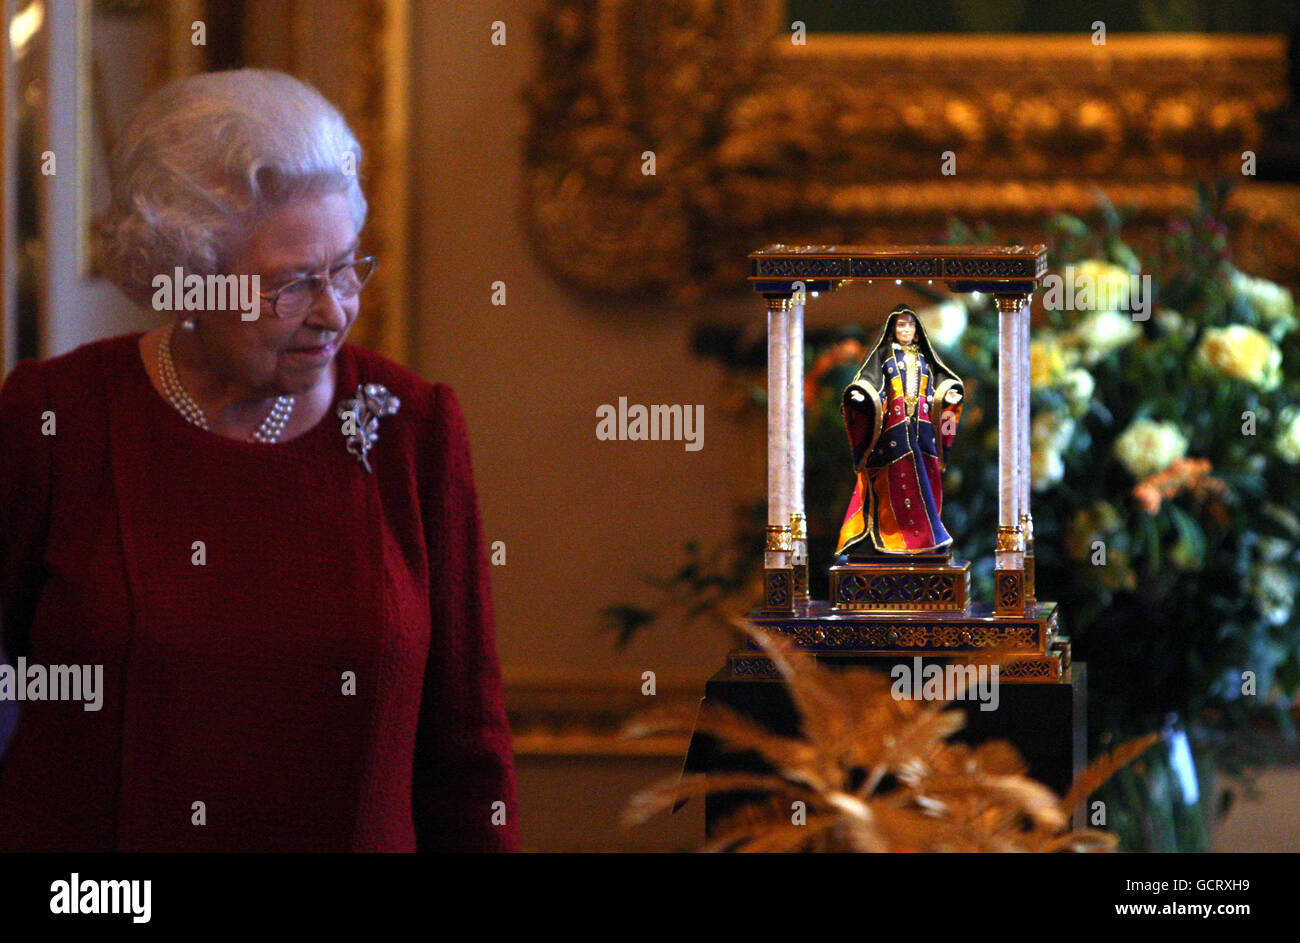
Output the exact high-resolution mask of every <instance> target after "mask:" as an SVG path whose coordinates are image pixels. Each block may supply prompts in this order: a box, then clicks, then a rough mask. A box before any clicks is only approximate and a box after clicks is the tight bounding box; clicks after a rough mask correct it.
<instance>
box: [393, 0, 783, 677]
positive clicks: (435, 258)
mask: <svg viewBox="0 0 1300 943" xmlns="http://www.w3.org/2000/svg"><path fill="white" fill-rule="evenodd" d="M537 6H538V4H537V3H536V2H535V0H528V2H521V3H511V4H504V3H501V4H495V5H494V4H482V5H480V4H466V5H460V4H442V3H436V4H435V3H417V4H416V5H415V10H414V22H413V24H412V25H413V32H414V36H415V45H414V49H413V56H412V72H413V74H412V94H413V97H414V105H413V113H412V116H411V117H412V121H411V127H412V164H413V166H412V174H413V186H412V201H413V220H412V224H413V232H414V238H413V239H412V243H413V246H414V260H413V279H412V284H413V288H414V291H413V300H412V304H413V305H414V306H415V309H414V317H415V319H416V320H417V322H418V326H417V331H418V356H417V358H416V368H417V369H418V370H419V371H420V372H421V373H422V374H423V375H425V376H426V377H428V378H430V379H438V380H445V381H446V382H448V383H451V384H452V385H453V386H454V387H455V388H456V390H457V391H458V393H459V396H460V399H461V403H462V405H463V407H464V410H465V413H466V415H467V417H468V421H469V425H470V430H471V435H472V439H473V447H474V458H475V466H476V477H477V480H478V485H479V490H480V496H481V502H482V508H483V515H484V519H485V527H486V531H487V536H488V539H489V540H504V541H505V543H506V547H507V560H508V562H507V565H506V566H504V567H498V568H496V569H495V571H494V577H495V584H494V587H495V598H496V602H497V608H498V621H499V625H500V629H499V631H500V651H501V655H502V658H503V661H504V663H505V664H506V666H508V667H509V668H512V669H524V668H527V669H529V670H530V671H541V672H543V673H552V672H554V673H563V674H575V673H576V674H581V675H586V676H600V677H604V676H618V677H622V678H626V679H627V683H628V684H633V683H638V684H639V676H640V672H641V671H643V670H646V669H653V670H656V671H659V672H662V673H667V674H675V675H678V676H683V675H685V676H694V677H699V678H701V679H702V678H703V677H704V676H705V675H706V674H708V673H710V672H711V671H712V670H715V669H716V668H717V667H719V666H720V660H721V657H722V654H723V652H724V651H725V648H726V644H725V642H724V641H723V640H722V639H721V638H720V637H719V636H718V635H716V634H699V633H696V634H692V633H690V632H683V631H658V632H656V633H655V634H654V636H653V637H651V638H647V639H646V640H645V641H643V642H642V643H640V644H637V645H636V646H635V647H634V649H633V650H632V651H631V652H630V653H628V654H625V655H622V656H615V654H614V652H613V647H612V645H611V642H610V639H609V637H608V636H603V635H602V636H598V635H597V634H596V631H597V616H598V613H599V611H600V609H601V608H602V607H604V606H606V605H608V604H609V603H610V602H612V601H615V600H622V599H631V598H635V597H637V596H639V595H643V594H644V590H643V587H642V585H641V583H640V581H639V580H638V578H637V574H638V573H641V572H651V573H662V572H665V571H666V570H667V568H668V567H669V566H671V565H675V564H676V563H677V562H679V560H680V559H681V549H680V548H681V545H682V543H683V541H684V540H685V539H687V538H688V537H693V536H698V537H705V538H708V537H713V536H720V535H723V534H726V533H728V532H729V530H730V526H731V514H732V508H733V506H734V504H735V501H736V496H735V495H736V489H737V488H741V487H744V488H749V489H752V488H754V487H755V486H757V487H760V488H761V485H762V483H761V481H759V482H754V481H753V480H752V479H751V480H737V478H738V476H741V475H742V474H743V471H744V469H745V468H746V467H748V465H749V464H752V463H746V462H745V461H744V460H743V456H740V455H739V454H738V450H739V448H740V437H739V433H738V430H737V429H735V428H734V427H733V426H732V425H731V424H729V423H728V421H727V419H726V418H725V416H724V412H723V407H722V405H721V398H722V392H723V386H722V375H721V371H720V370H719V369H718V368H717V367H716V366H714V365H712V364H710V363H708V362H705V361H702V360H700V359H698V358H695V357H693V356H691V354H690V353H689V349H688V347H689V339H690V331H691V327H692V325H693V324H694V323H696V322H697V321H698V320H699V319H700V317H701V315H702V313H703V312H701V311H699V310H687V309H680V308H673V307H671V306H658V305H652V304H644V305H639V306H634V305H592V304H584V303H582V302H580V301H578V300H577V299H576V298H575V297H573V296H572V295H571V294H569V293H568V292H566V291H565V289H564V287H563V286H562V285H559V284H557V283H556V282H555V281H553V280H552V279H551V278H550V277H549V276H548V275H547V273H546V272H544V271H543V270H542V269H540V268H539V267H538V265H537V263H536V262H535V260H534V257H533V254H532V252H531V251H530V249H529V246H528V242H527V239H526V235H525V233H524V231H523V229H522V226H521V223H520V188H521V180H522V177H521V174H522V163H521V162H522V143H521V139H522V136H523V134H524V133H525V129H526V120H527V116H526V112H525V107H524V103H523V100H522V97H521V93H522V90H523V88H524V85H525V83H526V82H527V81H528V78H529V76H530V74H531V73H532V69H533V56H534V47H533V43H532V36H531V19H532V14H533V11H534V10H535V9H536V8H537ZM497 18H501V19H504V21H505V22H506V24H507V44H506V46H505V47H495V46H492V45H491V43H490V42H489V29H490V24H491V22H492V21H493V20H494V19H497ZM496 280H501V281H504V282H505V283H506V285H507V301H508V303H507V304H506V305H505V306H504V307H494V306H493V305H492V304H491V298H490V286H491V283H492V282H493V281H496ZM745 302H747V304H744V305H743V306H744V307H745V308H746V309H747V310H750V311H752V313H753V315H754V316H755V317H759V318H762V317H763V309H762V306H761V304H759V303H757V302H755V301H753V300H751V299H745ZM619 396H626V397H628V399H629V401H632V402H642V403H692V404H695V403H700V404H703V405H704V407H705V436H704V448H703V449H702V450H701V451H699V452H687V451H685V450H684V449H683V447H682V444H681V443H673V442H599V441H597V440H596V437H595V427H596V418H595V411H596V407H597V406H598V405H599V404H601V403H616V402H617V400H618V397H619ZM756 551H757V548H756Z"/></svg>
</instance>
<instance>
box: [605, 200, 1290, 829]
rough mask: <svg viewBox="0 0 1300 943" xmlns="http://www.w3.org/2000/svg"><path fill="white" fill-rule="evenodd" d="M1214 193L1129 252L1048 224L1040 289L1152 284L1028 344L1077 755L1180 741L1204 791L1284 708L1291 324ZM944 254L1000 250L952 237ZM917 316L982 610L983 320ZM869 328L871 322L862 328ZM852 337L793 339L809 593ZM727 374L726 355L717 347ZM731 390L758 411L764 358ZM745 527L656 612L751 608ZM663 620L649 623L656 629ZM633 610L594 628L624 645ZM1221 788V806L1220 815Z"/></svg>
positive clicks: (992, 411) (990, 516)
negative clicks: (954, 393) (937, 376)
mask: <svg viewBox="0 0 1300 943" xmlns="http://www.w3.org/2000/svg"><path fill="white" fill-rule="evenodd" d="M1225 196H1226V188H1222V187H1221V188H1217V189H1212V188H1208V187H1203V188H1201V199H1200V201H1199V203H1198V205H1197V206H1196V208H1195V209H1194V210H1193V211H1192V212H1191V213H1189V215H1188V216H1187V217H1186V218H1180V219H1177V220H1174V221H1173V222H1171V223H1170V224H1169V225H1168V227H1167V229H1166V230H1165V231H1164V233H1163V234H1162V235H1161V236H1160V238H1159V239H1158V240H1153V241H1152V242H1151V244H1149V245H1141V246H1136V247H1131V246H1129V245H1128V244H1127V243H1126V242H1125V241H1124V240H1123V239H1122V238H1121V232H1122V228H1123V219H1122V216H1121V214H1120V213H1118V212H1117V211H1116V210H1115V209H1114V208H1112V207H1110V206H1109V205H1108V204H1106V203H1105V201H1104V199H1103V200H1102V201H1101V207H1102V209H1101V213H1100V215H1099V218H1098V219H1097V220H1095V221H1092V222H1088V221H1084V220H1082V219H1078V218H1074V217H1071V216H1065V215H1057V216H1055V217H1053V218H1052V219H1051V220H1049V221H1048V223H1047V224H1046V229H1047V231H1048V232H1049V233H1050V239H1051V244H1050V247H1049V249H1050V255H1049V271H1051V272H1062V271H1064V270H1066V268H1067V267H1070V268H1072V269H1073V276H1074V282H1075V284H1076V285H1078V284H1081V283H1082V284H1088V285H1090V289H1091V295H1092V297H1093V298H1116V297H1119V298H1123V297H1124V292H1122V291H1120V290H1119V287H1118V286H1119V285H1120V284H1121V283H1127V282H1128V281H1129V280H1130V277H1131V276H1135V275H1136V276H1150V285H1151V295H1150V296H1149V297H1148V302H1149V308H1148V309H1147V310H1146V311H1145V313H1140V312H1137V311H1133V310H1128V309H1117V310H1083V311H1080V310H1058V309H1044V308H1043V307H1042V304H1041V302H1042V296H1041V295H1040V296H1038V297H1037V298H1036V307H1035V310H1034V314H1033V329H1032V343H1031V351H1030V353H1031V369H1032V374H1031V384H1032V393H1031V406H1032V417H1033V418H1032V423H1031V438H1032V447H1033V454H1032V460H1033V464H1032V468H1031V475H1032V488H1033V513H1034V536H1035V553H1036V565H1037V587H1038V591H1039V595H1040V597H1042V598H1045V599H1053V600H1056V601H1058V602H1059V603H1060V605H1061V612H1062V615H1063V620H1064V626H1063V628H1064V631H1066V633H1067V634H1069V635H1070V636H1071V638H1072V640H1073V643H1074V657H1075V659H1076V661H1086V662H1087V663H1088V671H1089V675H1088V701H1089V719H1088V725H1089V731H1090V736H1091V737H1092V739H1093V746H1094V749H1096V748H1100V747H1104V746H1106V745H1107V744H1109V743H1113V742H1117V741H1118V739H1120V738H1123V737H1127V736H1130V735H1132V734H1134V733H1136V732H1139V731H1144V730H1151V729H1158V728H1161V727H1164V726H1165V725H1166V723H1167V722H1168V719H1169V718H1170V717H1171V716H1173V717H1176V718H1178V719H1179V721H1180V722H1181V723H1183V724H1185V725H1186V726H1187V728H1188V731H1189V733H1190V734H1191V735H1192V741H1193V744H1194V747H1195V751H1196V752H1197V754H1198V755H1199V756H1200V757H1201V759H1202V760H1205V761H1207V762H1208V765H1209V766H1210V767H1211V768H1213V769H1215V770H1218V771H1220V772H1224V773H1228V774H1236V773H1242V772H1245V771H1248V770H1249V769H1251V768H1252V767H1254V766H1255V765H1257V764H1258V763H1259V762H1260V761H1261V760H1262V758H1263V756H1264V754H1263V753H1262V752H1261V749H1260V743H1259V741H1258V738H1257V737H1255V736H1254V734H1253V732H1254V731H1256V730H1258V729H1259V728H1260V727H1261V726H1265V727H1266V726H1269V725H1270V724H1271V725H1273V726H1275V727H1277V728H1280V729H1281V730H1282V731H1283V732H1285V733H1287V734H1289V735H1293V732H1294V731H1293V724H1292V720H1291V717H1290V714H1289V710H1290V708H1291V705H1292V704H1293V702H1294V700H1295V697H1296V693H1297V690H1300V618H1298V617H1297V613H1296V609H1295V603H1296V593H1297V588H1298V587H1300V514H1297V511H1296V510H1295V504H1296V495H1297V491H1298V490H1300V488H1298V486H1300V406H1297V405H1296V404H1297V403H1300V330H1297V327H1298V326H1300V320H1298V319H1297V316H1296V309H1295V304H1294V299H1293V298H1292V296H1291V294H1290V292H1289V291H1288V290H1287V289H1285V288H1283V287H1281V286H1278V285H1274V284H1272V283H1270V282H1267V281H1264V280H1261V279H1258V278H1254V277H1252V276H1250V275H1248V274H1245V273H1242V272H1240V271H1239V270H1237V269H1236V267H1235V266H1234V265H1233V263H1232V259H1231V256H1230V254H1229V251H1228V239H1227V233H1228V222H1227V221H1226V214H1225V213H1224V212H1223V209H1222V207H1223V201H1224V198H1225ZM949 239H950V241H952V242H955V243H979V242H994V241H997V242H1008V241H1010V242H1014V241H1016V240H1015V239H1014V238H1012V239H1005V238H1003V239H996V240H995V239H994V237H993V234H992V233H991V232H988V231H973V230H970V229H966V228H963V227H960V226H954V227H953V228H952V231H951V232H950V234H949ZM928 300H929V301H930V302H931V303H930V304H929V305H928V306H917V313H918V316H919V317H920V318H921V319H922V320H923V321H924V322H925V325H926V328H927V331H928V332H929V336H930V337H931V338H932V339H933V342H934V343H935V346H936V347H937V348H938V349H939V350H940V351H941V353H942V354H943V356H944V359H945V361H946V362H947V363H948V364H949V365H950V366H951V367H952V368H953V369H954V370H955V371H956V372H957V373H958V374H960V375H961V376H962V377H963V379H964V380H965V381H966V385H967V409H966V411H965V413H964V414H963V417H962V428H961V430H960V431H959V433H958V439H957V444H956V446H955V448H954V449H953V451H952V453H951V455H950V456H949V464H948V467H947V469H946V470H945V478H944V491H945V499H944V521H945V523H946V524H947V526H948V529H949V531H950V532H951V533H952V534H953V535H954V538H955V541H956V543H955V547H954V551H955V553H956V555H957V556H959V557H961V558H964V559H969V560H970V561H971V563H972V576H973V581H974V585H973V591H974V593H975V595H976V598H984V599H989V598H992V573H993V554H992V552H991V547H992V540H991V536H990V535H992V534H993V533H995V529H996V520H997V518H996V513H997V507H996V502H997V480H996V479H997V460H996V455H997V428H996V390H997V373H996V369H997V363H996V351H997V332H996V323H997V317H996V312H995V310H994V307H993V303H992V299H991V298H987V297H985V298H979V297H972V296H963V297H961V298H944V297H942V296H939V295H931V296H929V297H928ZM868 329H869V325H868ZM860 339H861V334H858V333H856V332H855V331H849V332H846V333H844V334H841V335H830V336H821V337H810V350H809V355H808V370H807V383H806V389H805V393H806V403H805V406H806V409H805V414H806V417H807V506H808V507H807V511H808V531H809V544H810V548H809V556H810V560H811V570H810V579H811V582H812V589H813V592H814V595H817V594H819V593H820V594H822V595H823V596H824V592H825V582H824V581H825V573H826V568H827V566H828V564H829V563H830V558H831V553H832V552H833V545H834V544H833V542H834V536H835V533H836V531H837V529H838V526H839V523H840V516H841V515H842V514H843V510H844V508H845V506H846V501H847V496H848V489H849V487H850V486H851V475H850V473H849V469H848V459H847V446H846V443H845V437H844V430H843V425H842V422H841V419H840V414H839V398H840V395H841V394H842V391H843V389H844V387H845V385H846V384H847V382H848V379H849V378H850V377H851V376H852V373H853V371H854V370H855V369H856V368H857V365H858V362H859V360H860V357H861V354H862V350H861V343H860ZM712 352H713V353H715V354H717V355H720V356H723V357H724V359H726V358H727V357H728V355H729V354H731V353H734V348H732V347H727V346H726V345H725V344H714V345H713V346H712ZM737 359H738V360H739V363H738V369H737V373H738V375H739V376H740V377H742V378H743V382H747V383H750V384H752V386H753V388H754V390H755V396H754V402H755V405H756V406H758V405H759V404H761V402H762V399H761V389H762V388H761V383H762V379H761V377H762V374H761V367H762V360H761V352H760V356H759V357H755V358H751V359H748V360H746V359H745V358H744V357H741V358H732V362H733V363H736V362H737ZM762 523H763V521H762V509H761V507H757V506H756V507H755V508H754V509H753V512H752V513H750V514H749V515H748V517H746V518H745V523H744V526H742V527H741V528H740V529H739V531H738V534H737V537H736V540H737V545H738V546H739V547H741V548H743V551H742V552H741V553H740V554H738V555H733V556H731V557H730V558H727V557H726V555H725V554H723V555H722V557H721V558H720V559H725V560H727V561H728V562H726V563H725V564H720V565H718V566H716V567H711V566H709V565H707V564H705V563H704V561H705V559H706V557H707V555H705V554H703V553H702V552H701V551H700V550H699V548H698V547H695V548H694V551H693V552H694V553H695V557H694V559H693V564H692V565H688V566H685V567H683V568H682V570H680V571H679V572H678V573H677V574H675V575H674V576H673V577H672V578H670V579H668V580H665V581H662V582H661V583H659V584H658V587H659V589H661V590H662V591H663V592H664V594H665V596H664V599H665V600H668V601H671V600H673V599H677V600H685V599H693V600H695V601H696V602H697V603H698V602H699V600H700V599H701V598H703V597H701V596H700V595H699V593H698V590H700V589H701V588H702V587H706V588H707V591H708V592H709V593H712V594H713V595H712V598H711V601H710V602H708V603H706V604H705V606H704V608H703V609H702V610H696V612H697V614H699V613H701V612H707V611H709V610H710V609H712V608H715V607H716V606H717V605H720V604H722V603H727V604H730V605H733V606H734V605H737V604H738V603H740V602H741V601H742V600H747V601H752V600H753V599H757V598H759V592H758V590H757V588H756V585H755V583H754V582H753V580H754V579H755V577H756V573H757V570H758V568H759V567H761V554H758V553H757V552H754V548H758V547H761V533H762ZM662 611H666V610H661V612H662ZM659 614H660V612H656V611H654V610H651V609H642V608H638V607H624V608H622V609H619V610H611V611H610V613H609V615H610V617H611V620H612V621H614V622H618V621H620V620H621V621H622V623H623V625H624V627H626V626H627V624H628V623H627V621H626V620H627V617H629V616H631V617H634V618H636V619H639V621H638V622H637V626H636V628H638V629H639V628H641V627H643V626H644V625H647V624H649V623H650V622H651V621H653V620H654V618H655V617H656V616H657V615H659ZM1230 796H1231V793H1230V792H1224V793H1223V796H1222V797H1220V801H1219V802H1218V803H1217V804H1218V805H1219V806H1220V807H1222V806H1223V805H1224V804H1225V803H1226V800H1227V798H1230Z"/></svg>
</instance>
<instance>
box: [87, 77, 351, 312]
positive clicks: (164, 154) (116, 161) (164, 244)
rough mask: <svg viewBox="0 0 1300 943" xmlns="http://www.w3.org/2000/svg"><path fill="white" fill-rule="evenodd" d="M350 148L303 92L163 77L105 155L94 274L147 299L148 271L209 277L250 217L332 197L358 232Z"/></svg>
mask: <svg viewBox="0 0 1300 943" xmlns="http://www.w3.org/2000/svg"><path fill="white" fill-rule="evenodd" d="M360 164H361V145H360V144H359V143H357V139H356V137H355V136H354V135H353V133H352V131H351V130H350V129H349V128H348V125H347V122H346V121H344V120H343V116H342V115H341V114H339V112H338V109H336V108H335V107H334V106H333V105H331V104H330V103H329V102H328V101H326V100H325V98H324V97H323V96H322V95H321V94H320V93H319V92H318V91H316V90H315V89H314V88H312V87H311V86H310V85H307V84H305V83H304V82H301V81H299V80H298V79H295V78H293V77H292V76H289V75H285V74H284V73H283V72H272V71H269V70H265V69H239V70H235V71H230V72H208V73H204V74H201V75H195V76H191V77H188V78H184V79H180V80H178V81H175V82H172V83H170V84H168V85H166V86H164V87H163V88H161V89H159V90H158V91H157V92H155V93H154V94H153V95H151V96H149V98H147V99H146V100H145V101H144V102H143V103H142V104H141V105H140V107H139V108H138V109H137V110H136V112H135V114H134V115H133V116H132V117H131V120H130V121H129V122H128V123H127V126H126V128H125V130H124V131H123V134H122V137H121V140H120V142H119V143H118V144H117V146H116V147H115V148H114V149H113V154H112V156H111V158H110V160H109V176H110V179H111V181H112V197H111V201H110V203H109V206H108V208H107V209H106V210H105V211H104V213H103V214H101V215H100V217H99V218H98V220H97V221H96V227H95V229H96V268H97V270H98V271H99V273H100V274H102V275H104V276H105V277H107V278H109V279H110V280H112V281H113V282H114V283H115V284H116V285H117V286H118V287H119V288H121V289H122V290H123V291H124V292H126V294H127V295H129V296H131V297H132V298H134V299H136V300H138V301H142V302H143V301H147V299H148V297H149V296H150V294H151V292H152V288H151V287H150V285H151V282H152V279H153V277H154V275H156V274H157V273H159V272H170V271H171V270H172V269H173V268H174V267H176V266H178V265H179V266H181V267H182V268H184V269H185V271H186V273H187V274H188V273H191V272H193V273H195V274H199V275H215V274H218V273H220V272H221V270H222V267H223V265H225V264H226V263H227V262H228V260H229V259H230V257H231V255H232V254H233V253H235V252H237V251H238V249H239V247H240V244H241V240H242V239H243V238H244V237H245V236H246V235H247V233H248V229H249V227H250V226H251V224H252V223H253V222H254V221H255V220H256V218H257V216H258V214H259V213H261V212H263V211H265V210H267V209H269V208H271V207H274V206H277V205H280V204H282V203H284V202H286V201H288V200H291V199H294V198H297V197H303V196H317V195H324V194H329V193H341V194H343V195H344V196H345V197H346V198H347V201H348V205H349V208H350V209H351V212H352V220H353V222H354V223H355V225H356V227H357V230H358V231H360V229H361V227H362V225H363V224H364V223H365V218H366V198H365V196H364V195H363V194H362V192H361V186H360V183H359V181H358V176H357V171H358V169H359V167H360Z"/></svg>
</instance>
